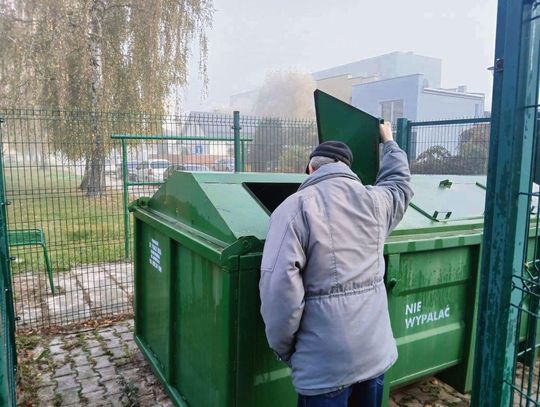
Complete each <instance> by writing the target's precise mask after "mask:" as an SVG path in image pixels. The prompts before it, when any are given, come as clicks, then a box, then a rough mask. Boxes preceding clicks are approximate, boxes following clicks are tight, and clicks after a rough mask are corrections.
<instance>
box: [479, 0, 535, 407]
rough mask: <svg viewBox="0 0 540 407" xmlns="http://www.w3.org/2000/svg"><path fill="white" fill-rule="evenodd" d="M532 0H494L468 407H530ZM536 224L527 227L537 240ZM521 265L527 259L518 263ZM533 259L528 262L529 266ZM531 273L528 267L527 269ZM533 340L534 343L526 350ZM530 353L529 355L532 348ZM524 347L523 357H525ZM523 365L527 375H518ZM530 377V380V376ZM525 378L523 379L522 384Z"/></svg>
mask: <svg viewBox="0 0 540 407" xmlns="http://www.w3.org/2000/svg"><path fill="white" fill-rule="evenodd" d="M535 7H536V4H535V3H534V2H532V1H512V0H499V6H498V15H497V38H496V44H495V66H494V77H493V105H492V109H493V110H492V118H491V130H490V145H489V160H488V178H487V191H486V212H485V223H484V225H485V226H484V238H483V239H484V240H483V243H482V247H483V248H484V249H483V252H482V267H481V270H480V282H479V286H480V297H479V304H478V310H479V312H478V328H477V340H476V352H475V368H474V383H473V386H472V388H473V393H472V399H471V405H474V406H478V407H484V406H489V407H502V406H509V405H512V402H513V401H514V400H515V398H514V396H517V398H518V399H519V405H527V406H529V405H535V404H537V403H536V402H535V400H534V399H535V398H536V399H537V397H535V396H534V393H536V394H537V391H536V390H535V389H533V386H532V383H531V382H532V380H534V381H535V382H536V380H537V378H536V377H537V375H538V374H537V373H534V369H535V367H534V364H533V366H525V365H526V364H527V362H530V361H531V359H534V357H533V358H528V357H525V358H524V360H523V363H524V367H523V375H522V377H521V385H519V384H518V382H517V379H516V378H515V371H514V369H515V366H516V363H517V358H518V356H517V353H518V350H519V347H518V345H519V340H520V335H519V331H520V327H521V325H520V319H521V318H520V315H526V316H527V319H528V323H529V324H534V327H535V328H534V329H535V330H536V324H537V321H538V314H537V313H538V310H537V309H534V308H531V303H530V301H528V299H527V297H525V298H526V300H524V295H527V296H529V295H530V296H536V295H537V289H538V280H537V275H534V274H533V275H532V277H531V278H528V277H527V274H526V273H527V272H529V273H535V271H534V270H535V268H536V264H537V263H536V262H537V261H538V254H537V253H534V257H532V261H531V262H527V259H528V257H527V255H528V254H529V253H530V252H529V250H528V238H529V233H530V229H529V228H530V227H532V226H533V225H535V224H537V222H538V221H539V219H538V216H536V217H535V219H534V220H533V219H531V206H530V198H531V195H532V194H531V180H532V171H531V169H532V163H533V147H534V140H535V138H536V137H537V134H535V133H536V131H537V129H536V128H535V127H536V126H535V122H536V117H537V109H538V84H539V78H538V59H539V54H540V53H539V50H540V41H539V37H538V34H537V30H538V22H537V19H536V11H534V8H535ZM537 233H538V229H536V231H533V232H532V234H533V236H532V237H533V238H536V234H537ZM525 262H527V263H525ZM531 263H532V266H531V265H530V264H531ZM529 268H530V270H531V271H528V270H527V269H529ZM534 347H535V344H533V347H532V348H533V349H532V350H531V351H532V352H534V351H535V349H534ZM531 351H529V352H531ZM527 352H528V351H527V350H526V351H525V353H524V355H525V356H527ZM526 368H528V370H529V374H528V376H527V374H526V373H525V369H526ZM533 376H535V378H534V379H533ZM527 379H528V383H527V384H526V383H525V381H526V380H527Z"/></svg>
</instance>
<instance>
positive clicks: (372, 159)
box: [314, 89, 380, 185]
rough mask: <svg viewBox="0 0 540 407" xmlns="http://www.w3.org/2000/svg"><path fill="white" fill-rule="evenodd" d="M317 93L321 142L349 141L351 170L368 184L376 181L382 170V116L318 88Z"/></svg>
mask: <svg viewBox="0 0 540 407" xmlns="http://www.w3.org/2000/svg"><path fill="white" fill-rule="evenodd" d="M314 97H315V114H316V116H317V130H318V134H319V142H320V143H322V142H324V141H328V140H338V141H342V142H344V143H345V144H347V145H348V146H349V148H350V149H351V150H352V152H353V164H352V167H351V168H352V170H353V171H354V173H355V174H356V175H358V176H359V177H360V179H361V180H362V182H363V183H364V184H365V185H373V184H374V183H375V179H376V177H377V173H378V172H379V123H380V120H379V119H378V118H376V117H374V116H371V115H370V114H367V113H366V112H363V111H362V110H360V109H357V108H355V107H354V106H351V105H349V104H348V103H345V102H343V101H341V100H339V99H337V98H335V97H333V96H331V95H329V94H328V93H325V92H323V91H321V90H319V89H317V90H316V91H315V93H314Z"/></svg>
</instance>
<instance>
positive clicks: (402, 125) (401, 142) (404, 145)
mask: <svg viewBox="0 0 540 407" xmlns="http://www.w3.org/2000/svg"><path fill="white" fill-rule="evenodd" d="M410 132H411V126H409V120H408V119H406V118H404V117H402V118H399V119H398V121H397V132H396V143H398V146H400V147H401V149H402V150H403V151H405V152H406V153H407V156H409V153H410Z"/></svg>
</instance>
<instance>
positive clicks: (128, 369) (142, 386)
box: [18, 320, 469, 407]
mask: <svg viewBox="0 0 540 407" xmlns="http://www.w3.org/2000/svg"><path fill="white" fill-rule="evenodd" d="M18 346H19V355H20V356H19V359H20V360H19V363H20V366H19V369H20V375H21V377H22V379H21V381H20V383H19V389H18V390H19V394H18V400H19V404H20V405H21V406H47V407H48V406H107V407H109V406H114V407H116V406H133V407H134V406H140V407H145V406H148V407H150V406H156V407H159V406H172V405H173V404H172V402H171V401H170V400H169V398H168V397H167V395H166V393H165V392H164V390H163V388H162V387H161V385H160V383H159V382H158V380H157V379H156V377H155V376H154V374H153V373H152V370H151V368H150V366H149V364H148V363H147V362H146V360H145V359H144V357H143V356H142V354H141V352H140V351H139V349H138V348H137V346H136V345H135V342H134V341H133V321H132V320H126V321H122V322H117V323H115V324H113V325H111V326H109V327H104V328H99V329H93V330H89V331H86V332H79V333H76V334H68V335H66V334H63V335H53V336H37V335H30V336H20V337H19V338H18ZM468 405H469V397H468V396H466V395H462V394H459V393H457V392H456V391H455V390H454V389H452V388H451V387H449V386H447V385H445V384H443V383H441V382H440V381H438V380H436V379H434V378H430V379H428V380H425V381H423V382H421V383H417V384H414V385H412V386H409V387H406V388H403V389H400V390H398V391H397V392H394V393H393V394H392V400H391V401H390V403H389V406H390V407H395V406H411V407H427V406H431V407H449V406H453V407H461V406H468ZM254 407H256V406H254ZM279 407H281V406H279ZM283 407H286V406H283Z"/></svg>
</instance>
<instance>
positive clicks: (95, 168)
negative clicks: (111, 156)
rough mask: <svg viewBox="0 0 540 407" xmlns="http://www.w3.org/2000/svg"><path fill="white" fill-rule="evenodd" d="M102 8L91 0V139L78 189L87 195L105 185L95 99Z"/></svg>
mask: <svg viewBox="0 0 540 407" xmlns="http://www.w3.org/2000/svg"><path fill="white" fill-rule="evenodd" d="M104 11H105V2H104V1H103V0H93V1H92V4H91V7H90V32H89V33H88V35H89V48H90V68H91V83H90V85H91V106H92V113H91V116H90V128H91V132H92V142H91V145H90V146H89V150H90V151H88V153H87V154H86V164H85V173H84V176H83V180H82V182H81V186H80V187H81V189H82V190H83V191H85V192H86V194H87V195H88V196H98V195H101V194H102V192H103V187H104V184H105V148H104V145H103V139H102V137H103V134H102V128H103V125H102V123H100V120H99V112H98V109H99V101H100V100H99V99H100V97H101V93H102V86H103V65H102V60H101V41H102V38H103V29H102V25H101V24H102V19H103V14H104Z"/></svg>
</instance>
